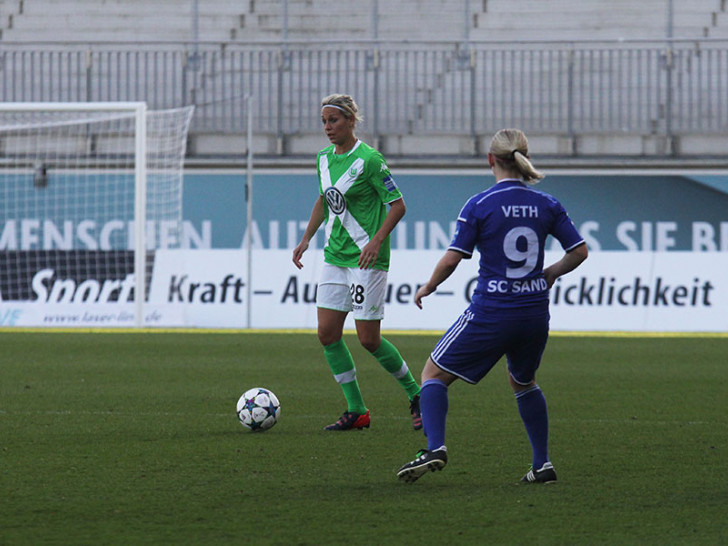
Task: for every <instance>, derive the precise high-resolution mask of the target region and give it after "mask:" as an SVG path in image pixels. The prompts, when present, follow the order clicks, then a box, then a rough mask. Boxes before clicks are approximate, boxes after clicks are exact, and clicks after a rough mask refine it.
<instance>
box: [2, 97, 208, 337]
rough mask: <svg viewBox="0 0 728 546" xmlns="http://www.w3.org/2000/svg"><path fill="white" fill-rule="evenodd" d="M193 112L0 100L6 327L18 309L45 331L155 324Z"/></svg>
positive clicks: (175, 237)
mask: <svg viewBox="0 0 728 546" xmlns="http://www.w3.org/2000/svg"><path fill="white" fill-rule="evenodd" d="M193 108H194V107H192V106H188V107H183V108H177V109H171V110H159V111H148V110H147V105H146V103H144V102H98V103H45V102H44V103H2V104H0V325H3V322H2V321H3V315H2V313H3V309H2V307H5V308H6V309H8V308H9V307H8V305H9V303H11V302H12V304H13V308H14V309H16V310H18V311H17V312H18V313H27V314H28V315H29V316H30V315H32V316H33V317H35V318H33V319H28V320H30V321H31V322H32V323H37V325H38V326H86V327H88V326H124V325H125V324H126V325H129V326H136V327H140V326H144V325H153V321H152V323H151V324H150V321H149V320H147V319H146V317H145V300H146V294H147V290H148V280H149V276H150V274H151V271H150V269H151V265H152V260H153V259H154V251H155V250H157V249H160V248H175V245H178V244H179V241H180V237H179V231H180V230H181V225H182V174H183V166H184V155H185V150H186V143H187V132H188V129H189V124H190V120H191V116H192V112H193ZM140 296H141V297H140ZM5 313H6V314H7V313H8V311H7V310H6V311H5ZM28 320H24V321H23V324H27V323H28ZM4 324H6V325H7V324H9V322H8V320H7V316H6V320H5V322H4Z"/></svg>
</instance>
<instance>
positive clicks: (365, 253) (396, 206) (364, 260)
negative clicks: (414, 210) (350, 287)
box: [359, 197, 407, 269]
mask: <svg viewBox="0 0 728 546" xmlns="http://www.w3.org/2000/svg"><path fill="white" fill-rule="evenodd" d="M405 212H407V207H406V205H405V204H404V199H403V198H401V197H400V198H399V199H397V200H396V201H392V202H391V203H389V211H388V212H387V216H385V218H384V222H383V223H382V227H380V228H379V229H378V230H377V232H376V233H375V234H374V236H373V237H372V238H371V239H370V240H369V242H368V243H367V244H366V245H365V246H364V248H362V250H361V254H360V255H359V267H360V268H361V269H368V268H370V267H371V266H373V265H374V262H376V261H377V256H379V249H380V248H381V246H382V243H383V242H384V240H385V239H386V238H387V237H388V236H389V234H390V233H392V231H393V230H394V228H395V227H396V226H397V224H398V223H399V221H400V220H401V219H402V217H403V216H404V213H405Z"/></svg>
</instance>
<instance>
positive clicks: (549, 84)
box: [0, 39, 728, 137]
mask: <svg viewBox="0 0 728 546" xmlns="http://www.w3.org/2000/svg"><path fill="white" fill-rule="evenodd" d="M332 92H347V93H350V94H352V95H353V96H354V97H355V98H356V99H357V101H358V102H359V104H360V107H361V109H362V111H363V112H364V115H365V117H366V120H365V123H366V127H367V132H369V133H370V134H373V135H375V136H376V135H379V134H387V135H393V134H394V135H397V134H402V135H406V134H430V135H438V134H448V135H465V136H477V135H482V134H488V133H491V132H492V130H493V129H494V128H495V129H497V128H500V127H504V126H518V127H521V128H523V129H524V130H526V131H527V132H529V133H538V134H554V135H566V136H574V135H579V134H621V135H624V134H627V135H630V134H633V135H664V136H668V137H669V136H671V135H673V134H684V133H691V134H717V133H725V132H726V131H728V41H718V40H707V39H706V40H690V41H687V40H671V41H661V42H649V41H644V42H611V43H610V42H568V43H566V42H563V43H562V42H521V43H515V42H514V43H500V42H498V43H495V42H468V43H467V44H465V43H462V42H435V43H405V42H401V43H400V42H398V43H394V42H382V41H360V42H347V43H339V42H299V43H293V42H286V43H266V44H245V43H237V42H235V43H144V44H139V43H134V44H119V43H108V44H103V43H98V44H79V43H73V44H71V43H64V44H61V43H38V44H27V43H24V44H20V43H8V42H0V100H2V101H117V100H118V101H136V100H144V101H147V103H148V104H149V106H150V107H151V108H155V109H157V108H160V109H161V108H170V107H176V106H181V105H186V104H195V105H197V109H196V114H195V119H194V122H193V126H192V129H191V131H192V132H193V133H194V132H200V133H225V134H231V133H244V132H245V130H246V123H247V121H246V119H245V108H244V103H243V98H244V97H245V96H247V95H252V96H254V97H255V105H256V112H255V130H256V133H269V134H271V135H276V136H279V137H285V136H286V135H294V134H302V133H312V132H318V131H319V123H320V121H319V110H318V104H319V101H320V99H321V97H323V96H325V95H327V94H329V93H332Z"/></svg>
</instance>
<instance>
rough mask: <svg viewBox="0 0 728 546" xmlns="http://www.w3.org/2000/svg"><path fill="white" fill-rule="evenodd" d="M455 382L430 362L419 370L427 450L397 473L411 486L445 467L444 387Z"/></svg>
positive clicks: (451, 376) (454, 378) (445, 416)
mask: <svg viewBox="0 0 728 546" xmlns="http://www.w3.org/2000/svg"><path fill="white" fill-rule="evenodd" d="M456 379H457V377H456V376H454V375H452V374H451V373H448V372H446V371H444V370H442V369H440V368H438V367H437V366H436V365H435V363H434V362H433V361H432V358H428V359H427V363H426V364H425V368H424V369H423V370H422V390H421V392H420V409H421V411H422V423H423V426H424V430H425V435H426V436H427V449H422V450H420V451H419V452H418V453H417V456H416V457H415V459H414V460H413V461H410V462H409V463H407V464H405V465H403V466H402V467H401V468H400V469H399V470H398V471H397V476H398V477H399V479H400V480H402V481H405V482H408V483H412V482H414V481H416V480H417V479H418V478H420V477H421V476H422V475H424V474H426V473H427V472H434V471H435V470H442V469H443V468H444V467H445V465H446V464H447V447H445V426H446V422H447V410H448V406H449V399H448V387H449V386H450V384H451V383H452V382H453V381H455V380H456Z"/></svg>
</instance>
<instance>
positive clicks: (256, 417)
mask: <svg viewBox="0 0 728 546" xmlns="http://www.w3.org/2000/svg"><path fill="white" fill-rule="evenodd" d="M237 411H238V419H240V423H242V425H243V426H244V427H245V428H247V429H248V430H251V431H253V432H262V431H264V430H268V429H269V428H271V427H272V426H273V425H275V424H276V423H277V422H278V418H279V417H280V415H281V404H280V402H278V397H277V396H276V395H275V394H273V393H272V392H271V391H269V390H268V389H264V388H262V387H255V388H253V389H248V390H247V391H245V392H244V393H243V395H242V396H241V397H240V399H239V400H238V406H237Z"/></svg>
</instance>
